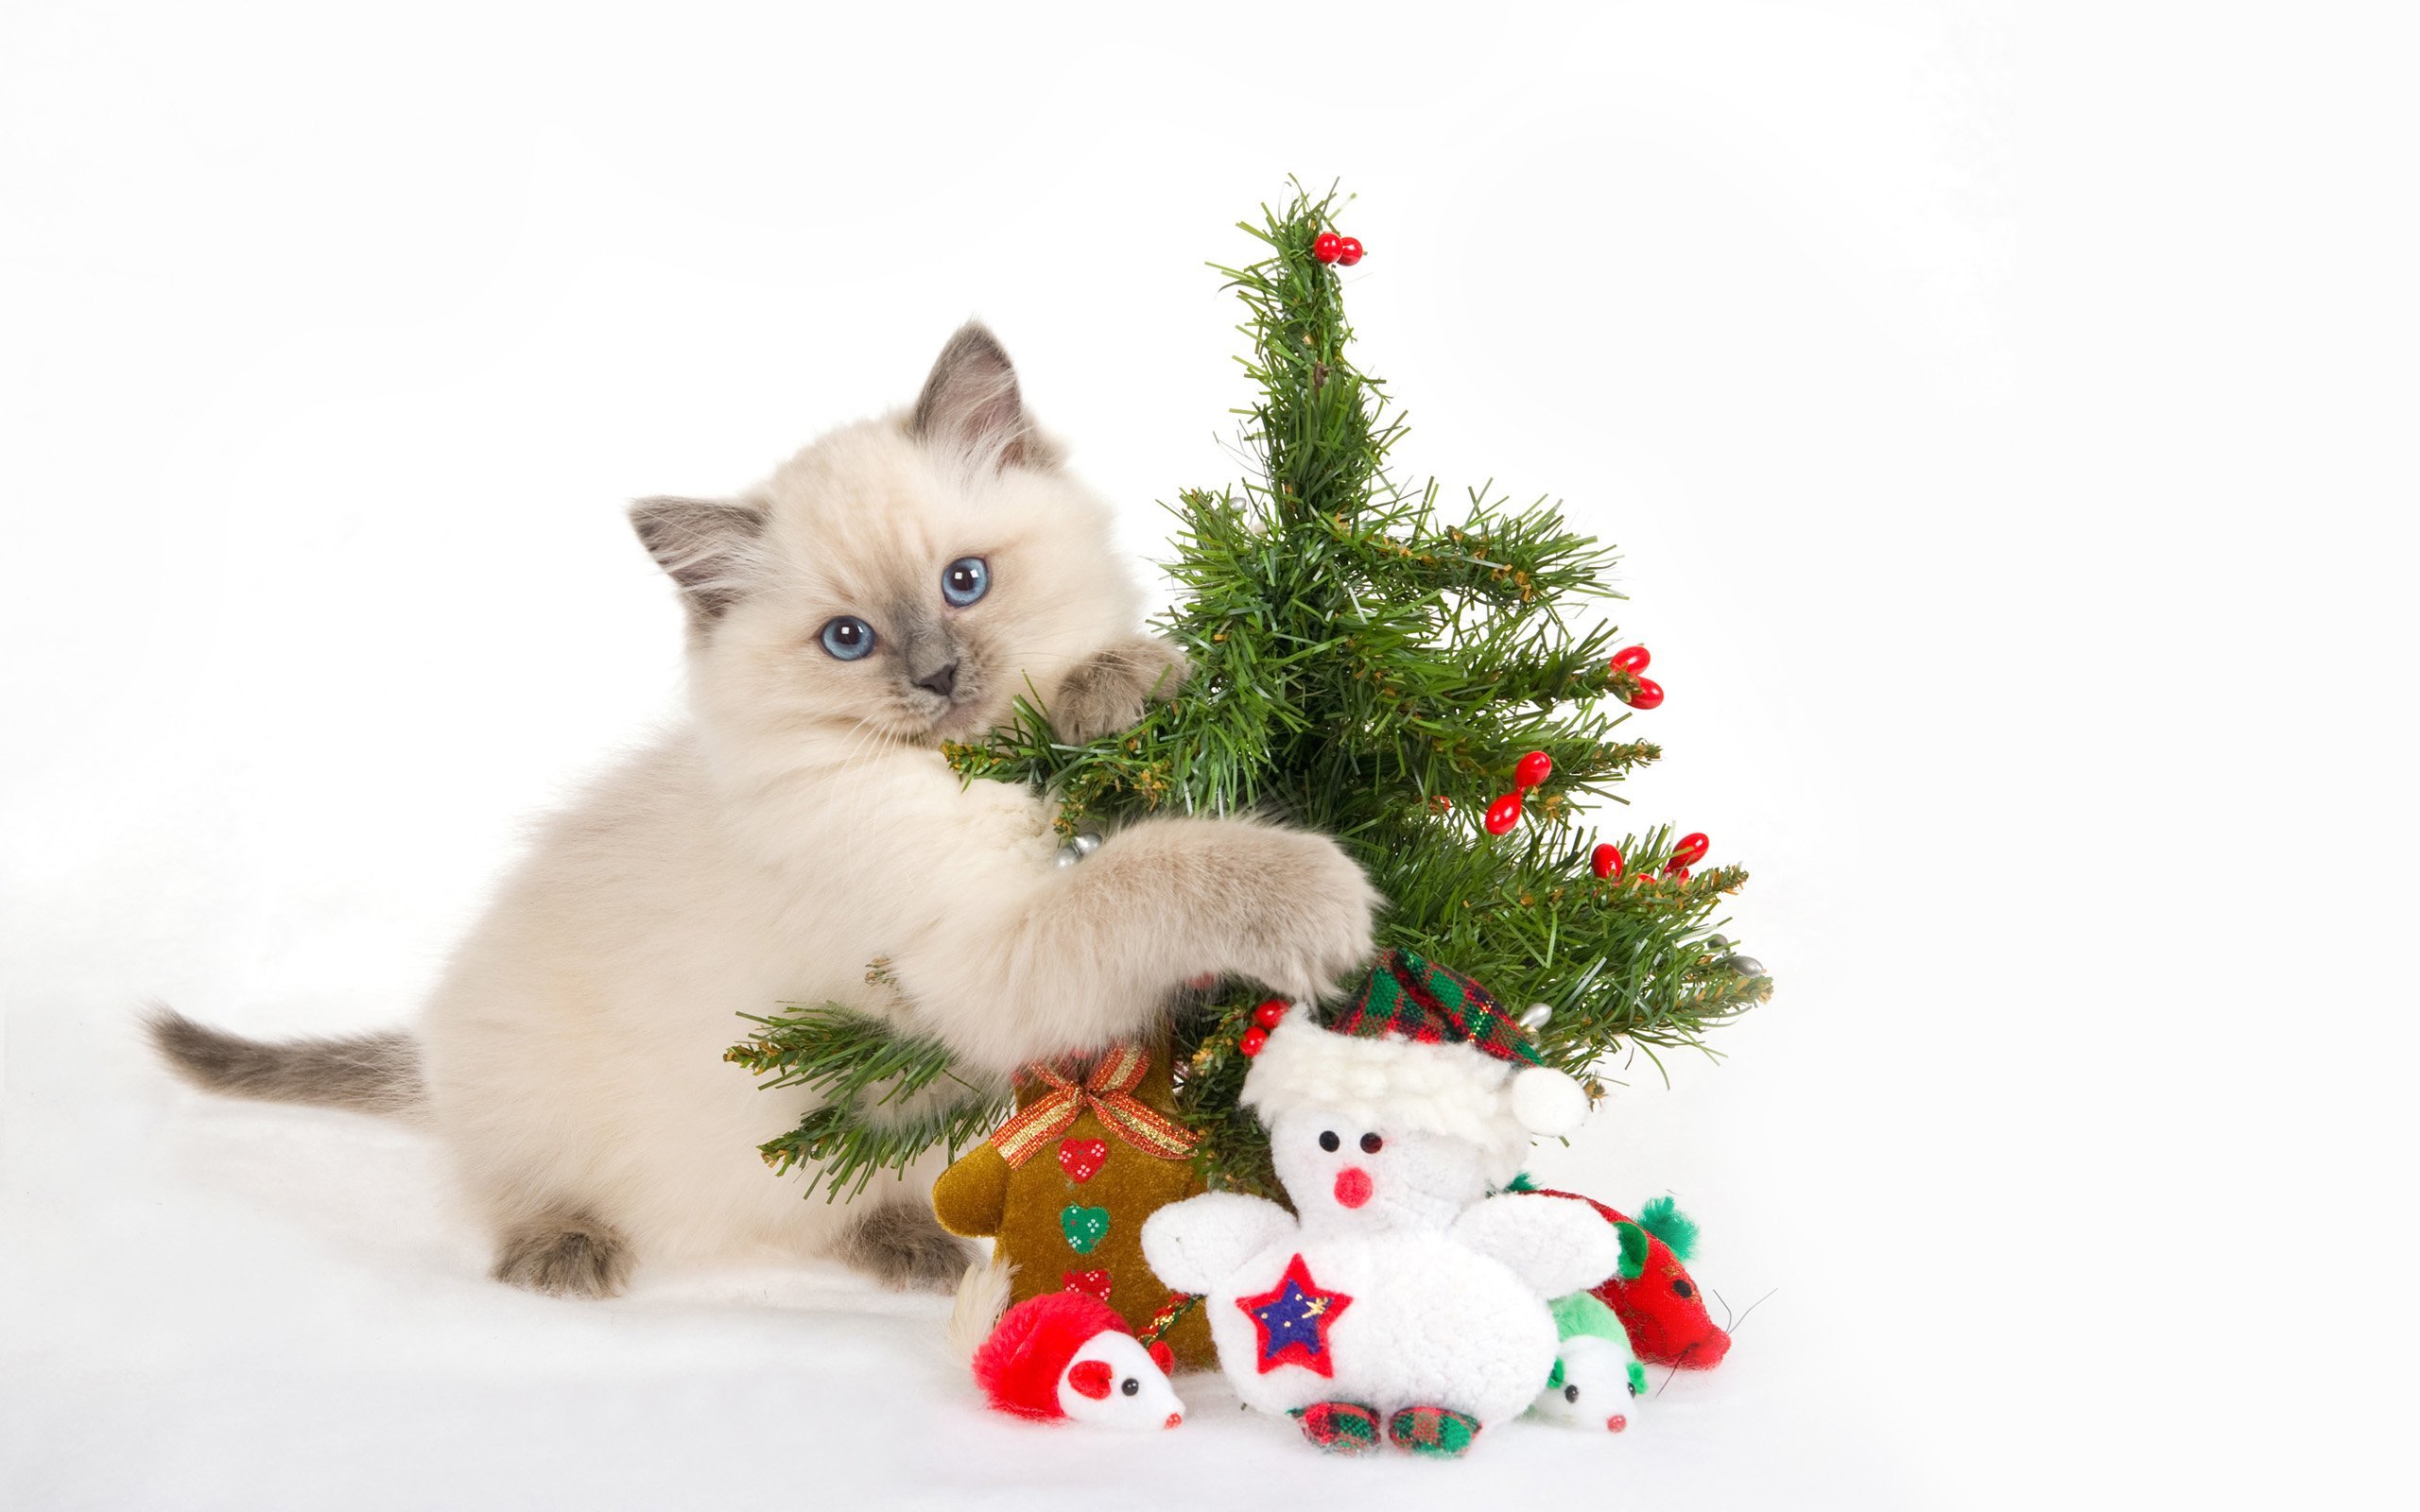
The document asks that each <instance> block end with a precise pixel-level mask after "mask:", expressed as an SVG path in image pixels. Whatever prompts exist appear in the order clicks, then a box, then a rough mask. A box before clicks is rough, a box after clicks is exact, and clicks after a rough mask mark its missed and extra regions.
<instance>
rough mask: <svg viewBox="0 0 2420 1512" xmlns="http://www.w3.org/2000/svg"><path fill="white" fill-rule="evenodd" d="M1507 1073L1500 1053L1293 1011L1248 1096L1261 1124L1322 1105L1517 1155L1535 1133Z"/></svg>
mask: <svg viewBox="0 0 2420 1512" xmlns="http://www.w3.org/2000/svg"><path fill="white" fill-rule="evenodd" d="M1509 1080H1511V1072H1510V1070H1509V1068H1507V1067H1506V1066H1505V1064H1504V1063H1503V1062H1502V1061H1500V1060H1497V1059H1495V1057H1491V1056H1489V1055H1488V1054H1487V1053H1486V1052H1484V1051H1481V1050H1477V1049H1474V1048H1472V1047H1471V1046H1469V1045H1465V1044H1419V1043H1415V1042H1414V1041H1411V1040H1357V1039H1352V1038H1349V1037H1347V1036H1344V1035H1340V1034H1333V1033H1330V1032H1329V1031H1327V1030H1324V1029H1322V1028H1321V1027H1319V1026H1318V1025H1317V1024H1315V1023H1309V1022H1297V1021H1296V1019H1295V1018H1293V1017H1289V1018H1288V1019H1287V1021H1286V1022H1283V1023H1281V1024H1279V1025H1278V1026H1277V1027H1276V1028H1275V1029H1273V1030H1271V1031H1270V1036H1269V1041H1268V1043H1266V1044H1265V1045H1263V1046H1262V1047H1261V1051H1260V1055H1259V1056H1258V1057H1256V1058H1255V1059H1254V1060H1253V1063H1252V1070H1251V1071H1250V1072H1249V1073H1248V1074H1246V1075H1245V1077H1244V1090H1243V1094H1242V1097H1241V1099H1240V1100H1241V1101H1242V1103H1243V1105H1244V1106H1245V1107H1246V1108H1251V1109H1252V1110H1253V1112H1255V1113H1258V1114H1259V1115H1260V1118H1261V1122H1263V1123H1269V1122H1271V1120H1272V1119H1274V1118H1275V1117H1276V1116H1277V1114H1279V1113H1280V1112H1282V1111H1284V1110H1285V1109H1287V1108H1299V1107H1304V1106H1308V1105H1317V1106H1320V1107H1323V1108H1333V1109H1335V1110H1336V1112H1337V1114H1338V1116H1339V1117H1340V1119H1341V1120H1342V1121H1344V1122H1346V1123H1350V1124H1353V1125H1357V1126H1359V1127H1364V1128H1369V1127H1375V1126H1377V1125H1381V1124H1384V1125H1390V1126H1392V1127H1395V1128H1406V1129H1409V1128H1418V1129H1426V1130H1427V1131H1429V1132H1431V1133H1435V1134H1443V1135H1445V1136H1447V1137H1449V1138H1452V1139H1457V1140H1465V1141H1468V1142H1469V1143H1473V1144H1478V1145H1481V1146H1484V1147H1486V1148H1487V1149H1489V1150H1491V1151H1497V1152H1503V1153H1509V1154H1510V1155H1512V1157H1513V1160H1514V1162H1515V1163H1517V1162H1518V1160H1519V1159H1520V1156H1521V1152H1524V1151H1526V1150H1527V1149H1528V1148H1529V1146H1530V1131H1529V1130H1528V1129H1526V1128H1524V1127H1522V1126H1521V1124H1520V1122H1519V1121H1518V1120H1517V1119H1515V1118H1514V1117H1513V1114H1512V1110H1511V1109H1510V1108H1508V1107H1507V1106H1506V1105H1505V1099H1504V1096H1503V1089H1504V1085H1505V1083H1506V1082H1507V1081H1509Z"/></svg>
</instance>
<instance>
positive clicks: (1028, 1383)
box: [975, 1292, 1126, 1417]
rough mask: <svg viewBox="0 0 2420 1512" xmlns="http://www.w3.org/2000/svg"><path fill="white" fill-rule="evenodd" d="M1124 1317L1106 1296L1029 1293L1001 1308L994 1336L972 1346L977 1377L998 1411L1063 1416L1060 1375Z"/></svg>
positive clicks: (1120, 1329)
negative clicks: (1060, 1402) (1088, 1344)
mask: <svg viewBox="0 0 2420 1512" xmlns="http://www.w3.org/2000/svg"><path fill="white" fill-rule="evenodd" d="M1125 1328H1126V1320H1125V1319H1124V1318H1121V1317H1119V1316H1118V1315H1117V1314H1116V1311H1115V1309H1113V1308H1111V1307H1110V1305H1109V1304H1108V1303H1106V1302H1103V1301H1100V1300H1098V1298H1096V1297H1086V1296H1083V1295H1082V1294H1080V1293H1077V1292H1058V1293H1053V1294H1050V1295H1046V1296H1044V1297H1033V1298H1031V1299H1029V1300H1027V1301H1024V1302H1021V1303H1019V1304H1017V1305H1016V1306H1014V1307H1011V1308H1010V1309H1009V1310H1008V1311H1007V1312H1006V1313H1004V1314H1000V1321H999V1323H998V1325H997V1326H996V1327H994V1329H993V1330H992V1336H991V1337H990V1338H988V1339H985V1340H984V1341H983V1345H982V1348H980V1349H977V1350H976V1351H975V1379H976V1381H977V1383H979V1384H980V1385H981V1386H982V1387H983V1394H984V1396H986V1397H987V1398H989V1399H990V1400H991V1402H992V1405H993V1406H994V1407H995V1408H997V1409H998V1410H1000V1411H1001V1412H1006V1413H1014V1414H1016V1415H1017V1416H1018V1417H1064V1416H1065V1413H1064V1411H1063V1409H1062V1408H1061V1407H1060V1405H1059V1378H1060V1377H1061V1375H1062V1374H1063V1373H1064V1372H1065V1371H1066V1369H1067V1367H1068V1365H1069V1363H1070V1362H1072V1361H1073V1360H1074V1359H1075V1358H1076V1355H1077V1353H1078V1351H1079V1350H1080V1349H1082V1348H1083V1347H1084V1346H1085V1345H1086V1344H1087V1343H1089V1342H1091V1341H1092V1339H1093V1338H1094V1337H1096V1336H1097V1335H1098V1334H1100V1333H1102V1332H1124V1330H1125Z"/></svg>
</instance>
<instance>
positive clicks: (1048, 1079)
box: [992, 1045, 1201, 1170]
mask: <svg viewBox="0 0 2420 1512" xmlns="http://www.w3.org/2000/svg"><path fill="white" fill-rule="evenodd" d="M1149 1065H1150V1057H1148V1056H1146V1055H1144V1054H1143V1051H1142V1047H1141V1046H1139V1045H1119V1046H1118V1047H1117V1048H1116V1049H1115V1050H1113V1051H1111V1052H1110V1053H1109V1054H1108V1055H1106V1056H1104V1057H1101V1062H1100V1064H1099V1065H1098V1066H1096V1067H1094V1068H1093V1074H1091V1075H1090V1076H1087V1077H1085V1078H1084V1083H1083V1085H1082V1086H1078V1085H1076V1083H1075V1082H1074V1081H1073V1080H1072V1079H1070V1078H1069V1077H1067V1076H1065V1075H1063V1074H1061V1073H1060V1072H1058V1071H1056V1070H1054V1069H1052V1068H1051V1067H1049V1066H1046V1065H1044V1064H1043V1063H1042V1062H1041V1061H1038V1060H1037V1061H1035V1062H1034V1063H1033V1064H1032V1065H1029V1066H1028V1067H1026V1068H1025V1071H1024V1072H1023V1073H1022V1074H1021V1075H1022V1077H1023V1078H1026V1079H1030V1080H1034V1081H1039V1082H1042V1083H1044V1084H1046V1086H1048V1087H1049V1089H1050V1091H1047V1092H1046V1093H1044V1094H1043V1095H1042V1096H1040V1097H1037V1098H1035V1099H1034V1100H1033V1101H1032V1102H1030V1103H1028V1104H1027V1105H1026V1106H1025V1107H1024V1108H1021V1109H1019V1110H1018V1112H1017V1116H1016V1117H1014V1118H1012V1119H1010V1120H1009V1121H1008V1122H1007V1123H1005V1124H1003V1125H1000V1131H999V1132H998V1133H997V1134H994V1135H993V1136H992V1143H993V1144H994V1145H995V1146H997V1147H998V1149H999V1152H1000V1153H1001V1155H1003V1156H1005V1157H1006V1158H1007V1159H1008V1162H1009V1168H1010V1169H1011V1170H1015V1169H1016V1168H1017V1167H1019V1166H1021V1165H1023V1164H1025V1162H1026V1161H1028V1160H1032V1159H1033V1156H1034V1152H1035V1151H1037V1150H1039V1149H1041V1148H1042V1147H1043V1146H1044V1145H1045V1144H1047V1143H1050V1142H1051V1141H1052V1140H1054V1139H1056V1138H1058V1137H1059V1136H1060V1135H1061V1134H1063V1133H1065V1132H1066V1130H1067V1127H1068V1125H1072V1124H1073V1123H1075V1122H1076V1119H1077V1118H1078V1117H1079V1116H1080V1115H1081V1114H1082V1113H1083V1112H1084V1110H1085V1109H1087V1108H1090V1109H1091V1110H1092V1112H1093V1114H1094V1116H1095V1117H1097V1118H1098V1119H1099V1120H1100V1123H1101V1127H1103V1128H1105V1129H1107V1130H1109V1131H1110V1132H1111V1133H1112V1134H1115V1135H1116V1136H1117V1137H1118V1138H1119V1139H1121V1140H1123V1141H1125V1142H1126V1143H1129V1144H1132V1146H1134V1148H1136V1149H1138V1150H1140V1151H1142V1152H1143V1153H1144V1154H1145V1155H1148V1156H1150V1158H1151V1159H1152V1160H1184V1158H1185V1157H1186V1156H1188V1155H1190V1154H1192V1153H1193V1146H1194V1145H1195V1144H1196V1143H1200V1141H1201V1136H1200V1135H1199V1134H1196V1133H1195V1132H1193V1130H1191V1129H1189V1128H1186V1127H1185V1126H1184V1125H1182V1124H1180V1123H1178V1122H1177V1121H1176V1120H1174V1119H1172V1118H1170V1117H1168V1116H1167V1114H1166V1113H1163V1112H1161V1111H1159V1110H1158V1109H1157V1108H1152V1107H1151V1106H1150V1104H1148V1103H1145V1102H1144V1101H1143V1100H1142V1099H1141V1098H1139V1097H1136V1096H1135V1095H1134V1089H1135V1088H1137V1087H1139V1086H1141V1085H1142V1084H1143V1072H1144V1070H1145V1068H1146V1067H1148V1066H1149Z"/></svg>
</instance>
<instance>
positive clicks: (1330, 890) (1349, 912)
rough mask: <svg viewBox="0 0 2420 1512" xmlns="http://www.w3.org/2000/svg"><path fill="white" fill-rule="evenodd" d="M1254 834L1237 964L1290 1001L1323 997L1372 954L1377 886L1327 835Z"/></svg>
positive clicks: (1267, 831)
mask: <svg viewBox="0 0 2420 1512" xmlns="http://www.w3.org/2000/svg"><path fill="white" fill-rule="evenodd" d="M1255 833H1256V836H1257V838H1258V839H1259V841H1260V851H1261V853H1260V854H1259V855H1258V856H1257V857H1255V865H1254V867H1253V879H1254V881H1253V897H1252V900H1251V905H1250V911H1249V913H1248V914H1247V916H1246V918H1245V919H1244V920H1243V927H1242V928H1241V929H1239V930H1238V931H1237V936H1238V937H1237V938H1236V942H1235V943H1236V948H1237V951H1238V955H1237V958H1236V961H1235V968H1236V971H1237V973H1238V974H1240V975H1244V976H1249V977H1252V978H1253V979H1254V980H1256V981H1259V982H1262V983H1265V984H1266V985H1268V986H1269V987H1271V988H1275V989H1276V990H1277V991H1278V992H1279V993H1280V994H1281V995H1283V996H1285V997H1288V998H1292V999H1295V1000H1297V1001H1300V1002H1309V1001H1311V1000H1313V999H1316V998H1321V997H1325V996H1326V995H1328V994H1329V993H1330V992H1332V991H1334V990H1335V988H1336V986H1337V984H1338V983H1339V982H1340V981H1342V980H1343V979H1344V978H1345V977H1346V976H1347V975H1349V974H1350V973H1351V972H1352V971H1355V970H1356V969H1357V968H1358V967H1360V966H1362V965H1364V964H1365V963H1367V962H1368V960H1369V959H1370V956H1371V954H1373V949H1372V947H1373V940H1372V932H1373V929H1374V919H1375V917H1376V915H1377V911H1378V905H1379V903H1380V902H1381V899H1380V898H1379V895H1378V890H1377V889H1376V888H1375V887H1373V886H1372V885H1370V879H1369V878H1368V877H1367V876H1365V875H1364V874H1363V873H1362V870H1361V868H1360V867H1359V866H1358V865H1357V864H1356V863H1355V861H1354V859H1353V858H1352V857H1351V856H1349V855H1346V854H1345V853H1344V849H1343V847H1341V846H1340V845H1338V844H1337V843H1336V842H1335V841H1334V840H1331V839H1329V838H1328V837H1327V836H1326V835H1323V834H1305V833H1301V832H1299V831H1294V830H1277V829H1264V830H1258V831H1256V832H1255Z"/></svg>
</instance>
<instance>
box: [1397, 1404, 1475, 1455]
mask: <svg viewBox="0 0 2420 1512" xmlns="http://www.w3.org/2000/svg"><path fill="white" fill-rule="evenodd" d="M1478 1429H1479V1425H1478V1423H1477V1422H1474V1421H1473V1420H1472V1419H1471V1418H1469V1417H1466V1416H1464V1415H1463V1414H1461V1413H1458V1412H1456V1411H1454V1410H1453V1409H1452V1408H1450V1407H1406V1408H1404V1409H1402V1410H1401V1411H1400V1412H1397V1413H1396V1414H1395V1415H1394V1416H1393V1417H1390V1418H1388V1419H1387V1437H1388V1438H1389V1439H1390V1440H1392V1442H1393V1444H1394V1446H1395V1447H1396V1448H1397V1449H1408V1450H1409V1451H1411V1452H1413V1453H1415V1454H1434V1455H1437V1456H1439V1457H1440V1458H1444V1459H1453V1458H1458V1457H1460V1456H1461V1455H1463V1454H1466V1453H1468V1452H1470V1447H1471V1440H1473V1439H1475V1438H1477V1437H1478Z"/></svg>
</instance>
